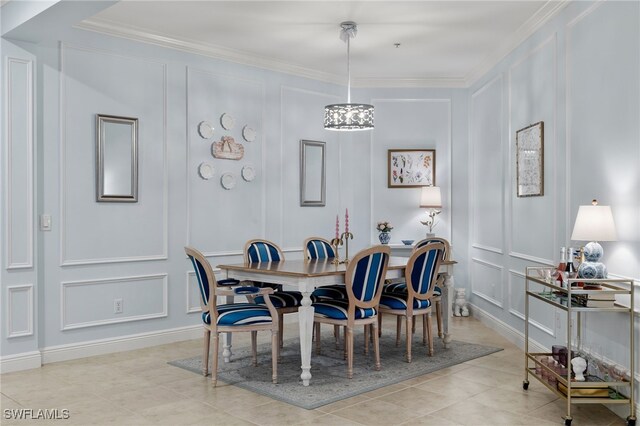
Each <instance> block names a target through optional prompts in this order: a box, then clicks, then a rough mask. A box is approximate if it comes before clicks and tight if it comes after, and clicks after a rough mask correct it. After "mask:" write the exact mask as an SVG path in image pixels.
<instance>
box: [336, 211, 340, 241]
mask: <svg viewBox="0 0 640 426" xmlns="http://www.w3.org/2000/svg"><path fill="white" fill-rule="evenodd" d="M338 238H340V219H339V218H338V215H336V239H338Z"/></svg>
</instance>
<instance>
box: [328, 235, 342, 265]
mask: <svg viewBox="0 0 640 426" xmlns="http://www.w3.org/2000/svg"><path fill="white" fill-rule="evenodd" d="M331 245H332V246H333V249H334V251H335V252H336V255H335V257H334V258H333V260H332V261H331V263H333V264H334V265H339V264H340V263H342V262H340V250H339V247H340V246H341V245H342V239H340V238H339V237H336V238H334V239H333V240H331Z"/></svg>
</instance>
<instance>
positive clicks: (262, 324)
mask: <svg viewBox="0 0 640 426" xmlns="http://www.w3.org/2000/svg"><path fill="white" fill-rule="evenodd" d="M184 251H185V253H186V254H187V256H188V257H189V259H190V260H191V263H192V264H193V269H194V270H195V273H196V277H197V278H198V288H199V289H200V296H201V297H200V307H201V308H202V323H203V325H204V351H203V353H202V373H203V374H204V375H205V376H206V375H207V374H208V373H209V347H210V343H211V337H212V335H213V350H214V358H213V369H212V370H213V371H212V372H211V381H212V383H213V386H215V385H216V383H217V381H218V352H219V346H220V345H219V340H220V339H219V337H220V336H219V335H220V333H235V332H241V331H249V332H251V354H252V357H253V365H257V364H258V352H257V334H258V331H263V330H270V331H271V366H272V374H271V380H272V382H273V383H278V355H279V350H280V347H279V345H278V342H279V339H278V333H279V318H278V312H277V311H276V308H275V307H274V305H273V303H272V302H271V295H272V294H273V292H274V290H273V289H272V288H258V287H236V288H234V289H231V288H224V287H219V286H218V282H217V280H216V277H215V274H214V273H213V269H212V268H211V264H210V263H209V261H208V260H207V258H206V257H205V256H204V255H203V254H202V253H200V252H199V251H198V250H196V249H194V248H192V247H185V248H184ZM246 294H253V295H260V296H259V297H262V298H263V299H264V305H256V304H255V303H228V304H223V305H218V304H217V303H216V302H217V296H237V295H246Z"/></svg>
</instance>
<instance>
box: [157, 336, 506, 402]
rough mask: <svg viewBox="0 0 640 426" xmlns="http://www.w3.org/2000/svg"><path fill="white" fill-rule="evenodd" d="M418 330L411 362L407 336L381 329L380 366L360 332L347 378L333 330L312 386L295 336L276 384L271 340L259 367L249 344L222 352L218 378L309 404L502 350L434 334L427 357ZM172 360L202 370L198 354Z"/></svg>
mask: <svg viewBox="0 0 640 426" xmlns="http://www.w3.org/2000/svg"><path fill="white" fill-rule="evenodd" d="M261 334H262V339H264V340H266V339H268V338H270V335H269V334H268V333H258V341H260V335H261ZM418 334H419V336H418V335H416V337H415V338H414V342H413V350H412V358H413V360H412V362H411V363H410V364H409V363H407V362H406V361H405V350H404V346H405V342H404V339H403V340H402V342H401V343H400V346H399V347H396V346H395V337H394V336H391V335H383V336H382V337H381V338H380V354H381V363H382V370H380V371H375V369H374V365H375V363H374V356H373V348H371V347H370V349H369V354H368V355H364V352H363V349H364V343H363V334H362V333H360V334H356V335H355V343H354V352H355V356H354V364H353V379H347V378H346V374H347V365H346V361H345V360H344V359H343V350H342V348H340V349H336V347H335V344H334V340H333V336H332V335H330V333H329V332H327V334H325V333H323V340H322V353H321V354H320V355H316V354H315V351H314V352H312V355H311V374H312V376H313V377H312V379H311V385H310V386H307V387H303V386H302V382H301V380H300V371H301V370H300V346H299V343H298V340H297V339H289V340H285V342H284V348H283V349H282V352H281V354H282V360H281V362H280V363H279V364H278V384H273V383H271V345H270V344H268V343H263V344H258V366H257V367H253V366H252V365H251V350H250V348H249V347H243V348H233V357H232V361H231V362H230V363H225V362H224V361H223V360H222V357H220V363H219V372H218V380H221V381H223V382H225V383H229V384H233V385H235V386H239V387H241V388H244V389H247V390H250V391H253V392H256V393H259V394H261V395H265V396H268V397H270V398H274V399H277V400H280V401H284V402H286V403H288V404H292V405H295V406H298V407H301V408H306V409H308V410H311V409H314V408H318V407H321V406H323V405H326V404H331V403H332V402H336V401H340V400H342V399H345V398H349V397H352V396H356V395H359V394H361V393H365V392H369V391H372V390H375V389H378V388H381V387H384V386H388V385H392V384H394V383H399V382H402V381H404V380H407V379H411V378H413V377H417V376H421V375H423V374H427V373H431V372H434V371H437V370H440V369H443V368H447V367H451V366H452V365H456V364H460V363H463V362H465V361H469V360H472V359H475V358H479V357H482V356H485V355H489V354H492V353H494V352H498V351H501V350H502V349H501V348H496V347H491V346H484V345H477V344H473V343H465V342H459V341H455V340H454V341H452V342H451V344H450V345H449V347H448V348H446V349H445V348H444V345H443V344H442V340H441V339H439V338H436V339H434V349H435V350H434V355H433V356H432V357H429V356H427V348H426V347H424V346H422V336H421V333H418ZM267 336H268V337H267ZM220 346H222V345H220ZM221 349H222V348H221ZM314 349H315V343H314ZM169 364H171V365H174V366H177V367H180V368H184V369H186V370H189V371H193V372H194V373H197V374H202V358H201V356H200V355H198V356H194V357H192V358H187V359H181V360H177V361H171V362H169ZM209 371H211V367H209Z"/></svg>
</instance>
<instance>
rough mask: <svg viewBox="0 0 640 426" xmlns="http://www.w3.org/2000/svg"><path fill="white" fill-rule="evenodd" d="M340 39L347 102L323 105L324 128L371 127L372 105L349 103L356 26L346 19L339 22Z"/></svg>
mask: <svg viewBox="0 0 640 426" xmlns="http://www.w3.org/2000/svg"><path fill="white" fill-rule="evenodd" d="M340 26H341V27H342V30H341V31H340V39H341V40H342V41H345V42H346V43H347V78H348V80H347V103H346V104H332V105H327V106H325V107H324V128H325V129H327V130H340V131H353V130H371V129H373V127H374V126H373V105H368V104H352V103H351V67H350V61H349V53H350V41H351V39H352V38H354V37H355V36H356V33H357V32H358V26H357V25H356V23H355V22H352V21H347V22H343V23H341V24H340Z"/></svg>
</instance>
